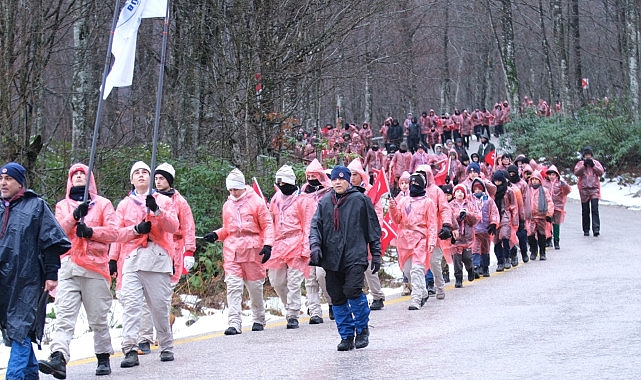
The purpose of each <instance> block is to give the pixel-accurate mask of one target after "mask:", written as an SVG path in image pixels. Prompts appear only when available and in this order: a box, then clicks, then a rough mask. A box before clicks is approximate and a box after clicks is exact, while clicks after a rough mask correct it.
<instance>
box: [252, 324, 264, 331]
mask: <svg viewBox="0 0 641 380" xmlns="http://www.w3.org/2000/svg"><path fill="white" fill-rule="evenodd" d="M264 329H265V326H263V325H261V324H260V323H258V322H254V324H253V325H252V331H263V330H264Z"/></svg>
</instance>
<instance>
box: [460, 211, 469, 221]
mask: <svg viewBox="0 0 641 380" xmlns="http://www.w3.org/2000/svg"><path fill="white" fill-rule="evenodd" d="M465 215H467V212H466V211H465V210H463V211H461V212H460V213H459V214H458V220H459V221H463V219H465Z"/></svg>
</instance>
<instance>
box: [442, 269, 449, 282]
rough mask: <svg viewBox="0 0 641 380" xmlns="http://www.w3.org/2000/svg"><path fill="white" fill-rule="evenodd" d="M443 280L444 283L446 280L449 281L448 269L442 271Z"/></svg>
mask: <svg viewBox="0 0 641 380" xmlns="http://www.w3.org/2000/svg"><path fill="white" fill-rule="evenodd" d="M443 282H445V283H446V284H447V283H448V282H450V272H449V271H447V272H443Z"/></svg>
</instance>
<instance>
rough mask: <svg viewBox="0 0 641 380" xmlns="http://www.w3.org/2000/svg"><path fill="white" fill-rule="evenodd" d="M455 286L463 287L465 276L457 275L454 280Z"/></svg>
mask: <svg viewBox="0 0 641 380" xmlns="http://www.w3.org/2000/svg"><path fill="white" fill-rule="evenodd" d="M454 287H455V288H462V287H463V276H461V277H456V279H455V282H454Z"/></svg>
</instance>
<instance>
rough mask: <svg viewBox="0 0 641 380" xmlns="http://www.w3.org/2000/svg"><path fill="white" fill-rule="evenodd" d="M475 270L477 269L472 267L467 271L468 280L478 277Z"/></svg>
mask: <svg viewBox="0 0 641 380" xmlns="http://www.w3.org/2000/svg"><path fill="white" fill-rule="evenodd" d="M475 272H476V271H475V270H474V269H470V270H468V271H467V280H468V281H470V282H471V281H474V279H475V278H476V276H475V275H474V273H475Z"/></svg>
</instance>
